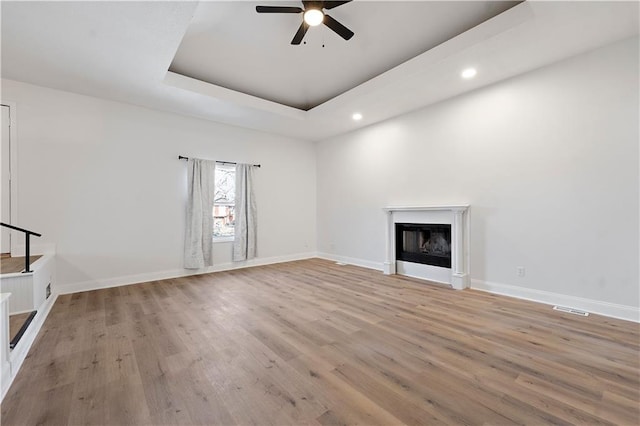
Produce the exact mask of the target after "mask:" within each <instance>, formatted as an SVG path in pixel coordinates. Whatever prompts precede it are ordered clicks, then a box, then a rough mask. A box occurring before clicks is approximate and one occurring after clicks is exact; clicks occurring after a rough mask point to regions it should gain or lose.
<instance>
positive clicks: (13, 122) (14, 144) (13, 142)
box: [0, 100, 19, 256]
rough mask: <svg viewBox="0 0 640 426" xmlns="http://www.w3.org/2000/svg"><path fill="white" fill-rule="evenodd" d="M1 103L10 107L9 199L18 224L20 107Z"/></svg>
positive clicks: (13, 221)
mask: <svg viewBox="0 0 640 426" xmlns="http://www.w3.org/2000/svg"><path fill="white" fill-rule="evenodd" d="M0 105H5V106H8V107H9V123H10V126H11V127H10V128H9V151H10V152H9V155H10V157H11V158H10V159H9V161H10V165H9V168H10V171H11V191H10V194H9V199H10V203H11V207H10V209H11V211H10V215H11V224H12V225H16V226H18V225H17V224H18V223H19V222H18V120H17V118H18V108H17V105H16V103H15V102H13V101H4V100H1V101H0ZM14 237H15V235H14V233H11V237H10V239H9V251H10V252H11V255H12V256H15V254H13V250H14V248H15V245H16V241H15V240H16V239H15V238H14Z"/></svg>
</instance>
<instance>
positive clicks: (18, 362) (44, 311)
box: [0, 294, 58, 402]
mask: <svg viewBox="0 0 640 426" xmlns="http://www.w3.org/2000/svg"><path fill="white" fill-rule="evenodd" d="M57 298H58V295H57V294H52V295H51V296H50V297H49V298H48V299H47V300H46V301H45V302H44V303H43V304H42V306H40V307H39V308H38V313H37V314H36V316H35V317H34V318H33V320H32V321H31V324H29V327H28V328H27V330H26V331H25V333H24V334H23V335H22V338H20V341H19V342H18V344H17V345H16V347H15V348H13V350H12V351H11V352H10V353H9V365H10V374H9V375H7V376H4V375H3V376H2V377H3V378H4V377H8V378H9V380H6V381H5V380H3V383H2V395H1V397H0V402H2V400H3V399H4V397H5V395H6V394H7V391H8V390H9V388H10V387H11V384H12V383H13V379H15V377H16V375H17V374H18V371H20V367H22V363H23V362H24V359H25V358H26V357H27V354H28V353H29V349H31V345H33V342H34V341H35V340H36V336H37V335H38V332H39V331H40V329H41V328H42V325H43V324H44V321H45V320H46V319H47V316H48V315H49V312H50V311H51V308H52V307H53V304H54V303H55V302H56V299H57ZM3 373H4V372H3Z"/></svg>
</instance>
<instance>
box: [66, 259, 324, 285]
mask: <svg viewBox="0 0 640 426" xmlns="http://www.w3.org/2000/svg"><path fill="white" fill-rule="evenodd" d="M313 257H316V254H315V253H298V254H293V255H286V256H274V257H264V258H255V259H251V260H248V261H244V262H232V263H221V264H219V265H213V266H210V267H208V268H203V269H198V270H191V269H173V270H167V271H158V272H149V273H145V274H137V275H126V276H120V277H114V278H106V279H99V280H91V281H82V282H79V283H71V284H58V285H57V286H56V293H58V294H70V293H78V292H81V291H91V290H99V289H102V288H110V287H120V286H123V285H129V284H137V283H144V282H149V281H157V280H166V279H170V278H179V277H187V276H191V275H202V274H209V273H212V272H221V271H230V270H233V269H241V268H249V267H252V266H262V265H272V264H275V263H283V262H292V261H295V260H303V259H310V258H313Z"/></svg>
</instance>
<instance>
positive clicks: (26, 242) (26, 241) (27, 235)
mask: <svg viewBox="0 0 640 426" xmlns="http://www.w3.org/2000/svg"><path fill="white" fill-rule="evenodd" d="M0 226H4V227H5V228H9V229H13V230H15V231H20V232H24V246H25V250H24V251H25V253H24V254H25V258H24V271H22V273H23V274H26V273H28V272H31V270H30V269H29V267H30V266H31V262H30V259H31V256H30V245H29V242H30V241H29V238H30V237H31V236H32V235H35V236H36V237H42V234H38V233H37V232H33V231H29V230H28V229H23V228H18V227H17V226H13V225H9V224H8V223H2V222H0Z"/></svg>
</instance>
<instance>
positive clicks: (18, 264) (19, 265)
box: [0, 255, 42, 274]
mask: <svg viewBox="0 0 640 426" xmlns="http://www.w3.org/2000/svg"><path fill="white" fill-rule="evenodd" d="M41 257H42V256H40V255H36V256H29V260H30V261H31V262H30V263H33V262H35V261H36V260H38V259H40V258H41ZM25 258H26V256H18V257H8V256H2V258H0V274H12V273H16V272H22V271H24V260H25Z"/></svg>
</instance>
